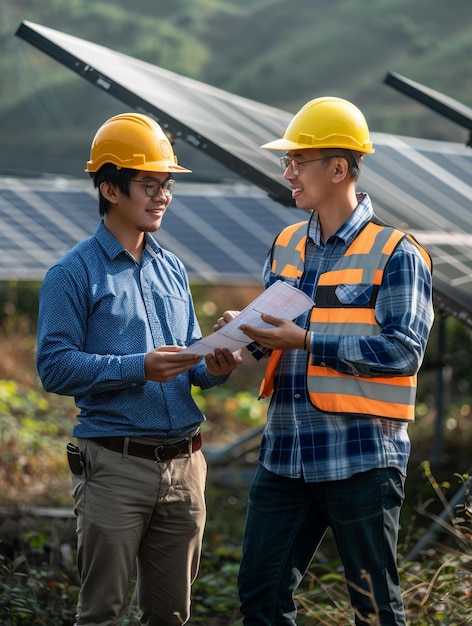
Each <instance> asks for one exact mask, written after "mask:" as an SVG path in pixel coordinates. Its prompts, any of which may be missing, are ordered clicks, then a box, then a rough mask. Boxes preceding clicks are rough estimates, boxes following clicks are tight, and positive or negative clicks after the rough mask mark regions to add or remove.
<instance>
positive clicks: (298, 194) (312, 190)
mask: <svg viewBox="0 0 472 626" xmlns="http://www.w3.org/2000/svg"><path fill="white" fill-rule="evenodd" d="M287 157H288V160H289V164H288V166H287V168H286V169H285V171H284V175H283V176H284V178H285V180H287V181H288V182H289V183H290V189H291V190H292V198H293V199H294V200H295V203H296V205H297V207H298V208H299V209H302V210H304V211H313V210H316V211H319V210H320V208H321V207H322V206H323V205H324V204H326V203H327V202H330V201H331V199H332V197H333V194H334V193H335V192H336V191H337V189H336V185H335V183H336V171H337V163H338V161H339V157H336V156H327V155H326V154H323V152H322V151H321V150H317V149H311V148H310V149H306V150H291V151H289V152H288V153H287Z"/></svg>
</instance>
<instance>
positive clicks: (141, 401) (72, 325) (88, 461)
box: [37, 113, 241, 626]
mask: <svg viewBox="0 0 472 626" xmlns="http://www.w3.org/2000/svg"><path fill="white" fill-rule="evenodd" d="M87 171H88V172H90V175H91V177H92V179H93V183H94V185H95V187H96V188H97V190H98V196H99V212H100V215H101V216H102V220H101V222H100V224H99V226H98V228H97V230H96V232H95V234H94V235H93V236H92V237H90V238H89V239H87V240H85V241H83V242H81V243H80V244H78V245H77V246H75V247H74V248H73V249H72V250H70V251H69V252H68V253H67V254H66V255H65V256H64V257H63V258H62V259H60V260H59V261H57V263H55V264H54V266H53V267H52V268H51V269H50V270H49V271H48V273H47V275H46V277H45V280H44V283H43V285H42V288H41V293H40V307H39V323H38V348H37V366H38V372H39V374H40V377H41V380H42V383H43V385H44V388H45V389H46V390H47V391H51V392H55V393H58V394H63V395H70V396H73V397H74V398H75V402H76V405H77V407H78V409H79V414H78V416H77V424H76V425H75V426H74V429H73V434H74V436H75V437H76V438H77V445H76V446H75V445H72V444H69V446H68V453H69V460H70V461H69V462H70V466H71V471H72V480H73V497H74V502H75V507H74V510H75V514H76V516H77V533H78V553H77V561H78V569H79V574H80V581H81V588H80V593H79V599H78V605H77V622H76V624H77V626H118V625H119V624H121V623H122V622H123V619H124V617H125V613H126V608H127V598H128V590H129V585H130V581H131V579H132V577H133V575H134V572H135V568H136V567H137V576H138V598H139V604H140V607H141V609H142V611H143V616H142V621H141V623H142V624H145V625H147V626H177V625H179V626H180V625H181V624H184V623H185V622H186V621H187V620H188V619H189V613H190V587H191V583H192V582H193V580H194V578H195V576H196V574H197V570H198V566H199V561H200V553H201V543H202V535H203V528H204V523H205V500H204V487H205V479H206V463H205V459H204V457H203V455H202V453H201V451H200V448H201V434H200V424H201V422H202V420H204V419H205V418H204V416H203V415H202V413H201V411H200V410H199V409H198V407H197V406H196V404H195V402H194V401H193V399H192V396H191V386H192V385H198V386H199V387H201V388H202V389H207V388H209V387H212V386H214V385H219V384H221V383H223V382H225V380H226V379H227V377H228V375H229V374H230V372H231V371H232V370H234V369H235V367H237V365H238V363H239V362H240V360H241V357H240V356H239V355H236V356H234V355H233V354H232V353H231V352H230V351H229V350H227V349H224V350H215V352H214V354H210V355H208V356H207V357H205V360H202V357H201V356H198V355H193V354H189V353H187V352H186V353H184V354H181V351H182V350H183V349H184V347H186V346H191V345H192V343H194V342H195V341H197V340H198V339H200V338H201V333H200V328H199V325H198V321H197V319H196V317H195V311H194V306H193V302H192V297H191V294H190V289H189V284H188V279H187V274H186V271H185V269H184V267H183V265H182V263H181V262H180V261H179V259H178V258H177V257H176V256H175V255H174V254H172V253H171V252H169V251H167V250H164V249H162V248H161V247H160V246H159V245H158V243H157V242H156V240H155V239H154V238H153V237H152V236H151V234H150V233H152V232H155V231H157V230H158V229H159V228H160V225H161V221H162V219H163V216H164V214H165V211H166V210H167V207H168V206H169V203H170V202H171V199H172V193H173V189H174V178H173V175H174V174H179V173H184V172H188V171H189V170H187V169H185V168H183V167H181V166H179V165H178V164H177V159H176V157H175V155H174V152H173V149H172V146H171V144H170V142H169V140H168V138H167V136H166V135H165V133H164V132H163V131H162V129H161V128H160V126H159V125H158V124H157V123H156V122H155V121H154V120H153V119H151V118H149V117H147V116H145V115H141V114H137V113H128V114H122V115H118V116H115V117H113V118H111V119H109V120H107V121H106V122H105V123H104V124H103V125H102V126H101V127H100V129H99V130H98V131H97V133H96V135H95V138H94V140H93V143H92V147H91V153H90V160H89V161H88V163H87Z"/></svg>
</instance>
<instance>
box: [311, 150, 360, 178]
mask: <svg viewBox="0 0 472 626" xmlns="http://www.w3.org/2000/svg"><path fill="white" fill-rule="evenodd" d="M320 152H322V153H323V154H324V155H326V156H333V157H334V156H339V157H342V158H343V159H346V161H347V164H348V167H349V175H350V176H351V178H352V179H353V180H355V181H357V180H359V176H360V173H361V163H362V159H363V158H364V155H363V154H362V152H357V151H354V150H348V149H347V148H321V150H320Z"/></svg>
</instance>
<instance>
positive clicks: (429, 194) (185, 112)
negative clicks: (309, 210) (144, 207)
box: [17, 22, 472, 326]
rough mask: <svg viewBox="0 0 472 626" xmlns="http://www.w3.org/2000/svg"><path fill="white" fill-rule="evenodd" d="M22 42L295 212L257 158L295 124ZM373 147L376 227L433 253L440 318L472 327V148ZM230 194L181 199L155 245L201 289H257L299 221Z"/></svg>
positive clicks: (170, 80) (137, 69)
mask: <svg viewBox="0 0 472 626" xmlns="http://www.w3.org/2000/svg"><path fill="white" fill-rule="evenodd" d="M17 35H18V36H19V37H21V38H23V39H24V40H25V41H28V42H29V43H31V44H32V45H33V46H35V47H36V48H38V49H39V50H42V51H43V52H45V53H46V54H47V55H49V56H50V57H52V58H54V59H56V60H57V61H59V62H60V63H62V64H63V65H65V66H66V67H68V68H69V69H71V70H72V71H74V72H76V73H77V74H79V75H80V76H82V77H83V78H85V79H86V80H88V81H90V82H91V83H92V84H94V85H96V86H97V87H98V88H100V89H102V90H104V91H106V92H108V93H110V95H112V96H114V97H115V98H117V99H118V100H120V101H121V102H123V103H125V104H126V105H128V106H129V107H130V108H132V109H135V110H137V111H141V112H144V113H147V114H149V115H151V116H152V117H154V118H155V119H156V120H157V121H158V122H159V123H160V124H161V125H162V126H163V127H164V128H165V129H166V130H167V131H168V132H169V133H170V134H171V135H173V136H174V137H175V138H180V139H182V140H183V141H185V142H186V143H187V144H189V145H190V146H194V147H195V148H197V149H198V150H200V151H203V152H205V153H207V154H208V155H209V156H211V157H213V158H214V159H216V160H217V161H218V162H220V163H222V164H223V165H225V166H226V167H228V168H229V169H231V170H232V171H234V172H236V173H237V174H238V175H239V176H240V177H241V178H243V179H245V180H246V181H249V182H250V183H252V184H254V185H255V186H256V187H258V188H259V189H261V190H263V191H264V192H266V193H267V194H268V195H269V196H270V197H271V198H273V199H274V200H276V201H277V203H280V204H281V205H284V206H288V207H292V206H293V201H292V199H291V197H290V190H289V189H288V186H287V185H286V183H285V182H284V181H283V179H282V177H281V172H280V167H279V164H278V156H279V155H278V154H277V153H272V152H271V151H267V150H262V149H261V148H260V145H261V144H263V143H265V142H266V141H269V140H271V139H274V138H276V137H277V136H279V135H280V133H281V131H282V130H283V129H284V128H285V127H286V126H287V124H288V122H289V120H290V119H291V117H292V115H291V114H289V113H287V112H285V111H281V110H279V109H276V108H274V107H269V106H267V105H264V104H260V103H257V102H254V101H252V100H249V99H246V98H241V97H239V96H236V95H233V94H230V93H228V92H225V91H223V90H220V89H217V88H215V87H211V86H209V85H205V84H203V83H201V82H198V81H195V80H192V79H189V78H186V77H184V76H181V75H179V74H176V73H173V72H170V71H168V70H164V69H162V68H159V67H156V66H154V65H151V64H149V63H145V62H143V61H139V60H137V59H133V58H132V57H129V56H126V55H124V54H121V53H118V52H115V51H113V50H110V49H108V48H105V47H103V46H99V45H97V44H94V43H90V42H87V41H84V40H82V39H78V38H76V37H73V36H71V35H67V34H64V33H61V32H59V31H56V30H53V29H50V28H47V27H44V26H40V25H38V24H33V23H31V22H23V23H22V24H21V25H20V27H19V29H18V31H17ZM436 93H437V92H436ZM317 95H325V94H317ZM314 97H315V95H314ZM462 112H463V111H462ZM372 139H373V141H374V146H375V148H376V153H375V154H374V155H368V157H366V159H365V162H364V165H363V171H362V175H361V178H360V181H359V190H364V191H367V192H368V193H369V195H370V196H371V198H372V201H373V204H374V209H375V211H376V213H377V214H378V215H379V217H381V218H382V219H384V220H385V221H387V222H390V223H392V224H394V225H395V226H398V227H400V228H403V229H407V230H410V231H411V232H413V233H414V234H415V236H416V237H417V239H418V240H419V241H420V242H421V243H423V244H424V245H425V246H426V247H427V248H428V249H429V251H430V252H431V254H432V256H433V263H434V273H433V281H434V289H435V304H436V307H437V309H438V310H442V311H443V312H444V313H445V314H453V315H456V316H457V317H459V318H460V319H462V320H463V321H464V322H466V323H467V324H468V325H469V326H472V284H471V283H472V255H471V250H472V247H471V243H472V241H471V237H472V233H471V225H470V222H471V217H472V216H471V213H472V206H471V197H472V186H471V183H472V176H471V174H472V151H471V149H470V148H469V147H467V146H463V145H460V144H455V143H448V142H437V141H428V140H422V139H414V138H407V137H401V136H397V135H388V134H384V133H372ZM179 189H180V186H179ZM183 189H184V185H182V190H183ZM207 191H208V190H207ZM213 192H214V190H213ZM208 193H210V192H208ZM244 195H247V198H246V199H245V198H244ZM236 196H237V197H234V195H231V194H230V196H229V197H228V196H225V194H224V193H220V192H217V193H213V196H212V197H209V196H208V195H207V192H205V195H204V196H202V197H200V196H199V195H198V194H197V196H195V195H194V196H193V197H192V196H191V195H189V196H185V198H184V196H181V195H179V194H176V197H175V199H174V201H173V202H174V204H173V211H171V213H169V215H167V216H166V218H165V220H167V222H168V223H167V224H165V225H164V229H163V231H162V233H160V235H159V236H160V237H161V236H162V237H163V240H162V245H165V243H164V239H166V238H167V242H168V243H169V244H171V245H169V246H166V247H169V248H170V249H173V250H174V251H175V252H177V254H179V256H180V257H181V258H182V260H183V261H184V262H185V263H186V264H187V265H188V266H190V269H191V272H196V275H197V276H199V278H198V279H199V280H200V281H202V280H203V281H204V282H205V281H211V282H213V281H215V282H216V281H217V280H218V276H219V279H220V282H228V280H229V281H230V282H235V281H238V280H239V281H241V282H244V281H246V282H247V281H250V282H254V281H258V280H259V279H260V278H259V277H260V265H261V263H262V260H263V258H264V257H265V253H266V251H267V247H268V245H270V243H271V241H272V239H273V237H274V236H275V235H276V234H277V232H278V229H279V226H281V224H282V223H283V222H286V223H293V222H295V221H297V220H299V219H301V214H300V212H299V211H297V210H293V211H292V210H285V211H279V212H278V214H277V211H276V210H274V206H276V203H274V202H271V201H270V200H269V199H268V198H267V197H264V196H258V197H254V194H253V193H252V192H250V191H246V192H243V193H241V194H236ZM187 200H188V204H187ZM246 200H247V202H246ZM30 202H31V200H30ZM195 205H196V206H197V207H198V211H196V210H195V209H194V208H193V207H194V206H195ZM174 211H175V212H174ZM232 211H235V214H236V215H238V218H237V219H234V214H233V213H232ZM276 214H277V216H276ZM217 220H219V221H217ZM51 227H52V226H51ZM42 228H43V229H44V226H42ZM167 229H168V230H167ZM210 231H211V236H209V235H208V233H209V232H210ZM233 235H234V236H233ZM183 242H184V243H183ZM177 248H178V249H177ZM256 266H257V273H256ZM220 267H221V268H224V271H223V270H222V271H221V273H220V269H219V268H220ZM225 272H229V273H225Z"/></svg>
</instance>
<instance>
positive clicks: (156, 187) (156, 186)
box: [130, 178, 175, 198]
mask: <svg viewBox="0 0 472 626" xmlns="http://www.w3.org/2000/svg"><path fill="white" fill-rule="evenodd" d="M130 182H133V183H141V185H144V193H145V194H146V195H147V197H148V198H154V196H157V194H158V193H159V192H160V190H161V187H162V190H163V191H164V195H165V196H167V197H169V196H171V195H172V194H173V193H174V189H175V180H174V179H173V178H168V179H167V180H165V181H164V182H163V183H161V181H160V180H138V179H137V178H131V179H130Z"/></svg>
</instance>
